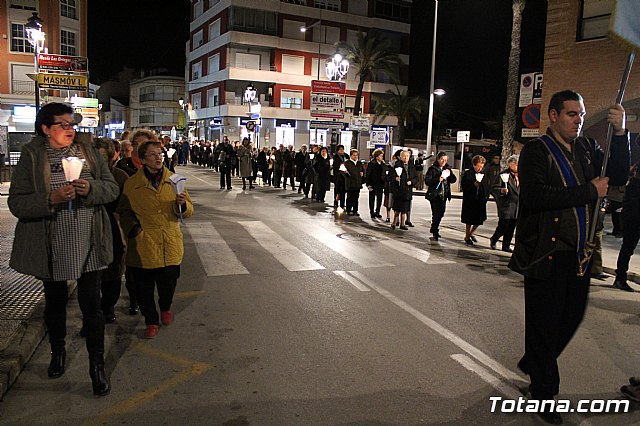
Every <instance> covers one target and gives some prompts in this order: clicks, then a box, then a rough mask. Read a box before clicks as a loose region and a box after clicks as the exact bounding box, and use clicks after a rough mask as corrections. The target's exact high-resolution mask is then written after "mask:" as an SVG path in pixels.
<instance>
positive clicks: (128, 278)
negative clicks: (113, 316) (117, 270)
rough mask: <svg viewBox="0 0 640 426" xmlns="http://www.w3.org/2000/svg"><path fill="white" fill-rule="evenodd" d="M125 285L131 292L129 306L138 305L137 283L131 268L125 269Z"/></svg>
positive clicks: (134, 306)
mask: <svg viewBox="0 0 640 426" xmlns="http://www.w3.org/2000/svg"><path fill="white" fill-rule="evenodd" d="M124 286H125V287H126V288H127V293H128V294H129V306H130V307H132V308H137V307H138V299H137V298H136V283H135V281H134V280H133V273H132V272H131V269H130V268H126V269H125V270H124Z"/></svg>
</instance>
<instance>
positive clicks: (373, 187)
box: [366, 149, 385, 219]
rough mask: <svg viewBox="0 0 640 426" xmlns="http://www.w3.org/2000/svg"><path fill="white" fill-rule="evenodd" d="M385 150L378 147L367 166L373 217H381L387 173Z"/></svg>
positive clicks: (370, 209) (367, 181)
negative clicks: (384, 158) (384, 157)
mask: <svg viewBox="0 0 640 426" xmlns="http://www.w3.org/2000/svg"><path fill="white" fill-rule="evenodd" d="M383 156H384V151H383V150H381V149H376V150H375V151H373V154H372V155H371V157H372V158H371V161H369V166H368V167H367V178H366V183H367V188H368V189H369V214H370V215H371V219H381V218H382V215H381V214H380V207H382V193H383V191H384V184H385V181H384V180H385V173H384V168H385V167H384V166H385V164H384V161H383V160H382V157H383Z"/></svg>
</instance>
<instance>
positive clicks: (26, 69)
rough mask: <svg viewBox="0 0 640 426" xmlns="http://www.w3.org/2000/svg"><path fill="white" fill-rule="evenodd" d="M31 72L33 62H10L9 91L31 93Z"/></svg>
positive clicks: (32, 85) (21, 93)
mask: <svg viewBox="0 0 640 426" xmlns="http://www.w3.org/2000/svg"><path fill="white" fill-rule="evenodd" d="M31 73H33V64H31V65H25V64H11V93H15V94H17V95H33V93H34V91H35V85H34V84H33V80H31V79H30V78H29V74H31Z"/></svg>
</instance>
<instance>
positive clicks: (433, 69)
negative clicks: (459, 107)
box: [426, 0, 444, 155]
mask: <svg viewBox="0 0 640 426" xmlns="http://www.w3.org/2000/svg"><path fill="white" fill-rule="evenodd" d="M437 35H438V0H435V12H434V15H433V47H432V48H431V84H430V85H429V122H428V124H427V153H426V155H431V131H432V130H433V123H432V121H433V95H439V96H441V95H443V94H444V90H443V91H442V93H435V92H436V90H435V87H434V86H435V74H436V37H437Z"/></svg>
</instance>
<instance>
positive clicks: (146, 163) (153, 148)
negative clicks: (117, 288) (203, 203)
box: [118, 141, 193, 339]
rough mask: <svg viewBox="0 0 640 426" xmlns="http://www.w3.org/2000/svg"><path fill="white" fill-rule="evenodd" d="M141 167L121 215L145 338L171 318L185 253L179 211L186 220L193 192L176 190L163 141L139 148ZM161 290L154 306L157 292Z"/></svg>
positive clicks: (126, 193) (125, 195)
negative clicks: (166, 163)
mask: <svg viewBox="0 0 640 426" xmlns="http://www.w3.org/2000/svg"><path fill="white" fill-rule="evenodd" d="M138 157H139V158H140V160H141V162H142V164H143V167H142V168H141V169H140V170H138V172H136V174H134V175H133V176H131V177H130V178H129V179H128V180H127V182H126V183H125V185H124V191H123V192H122V197H121V199H120V204H119V206H118V213H119V214H120V220H121V223H122V227H123V229H124V232H125V235H127V237H128V251H127V260H126V263H127V268H131V270H132V273H133V277H134V281H135V282H136V293H137V297H138V304H139V306H140V311H141V312H142V315H144V319H145V324H146V326H147V328H146V330H145V333H144V337H145V338H148V339H152V338H154V337H156V335H157V334H158V328H159V326H160V320H161V321H162V324H163V325H169V324H171V323H172V322H173V313H172V312H171V303H172V301H173V294H174V292H175V288H176V283H177V281H178V278H179V277H180V264H181V263H182V256H183V254H184V247H183V244H182V232H180V213H181V212H182V218H188V217H190V216H191V215H192V214H193V204H192V203H191V198H190V197H189V194H188V193H187V192H186V191H185V192H181V193H179V194H175V193H174V191H173V187H172V185H171V181H170V180H169V177H170V176H171V175H172V174H173V173H172V172H170V171H169V170H168V169H167V168H166V167H164V163H163V160H164V157H163V150H162V144H160V142H157V141H148V142H146V143H144V144H142V145H141V146H140V147H139V148H138ZM156 287H157V288H158V305H159V307H160V316H158V311H157V309H156V303H155V300H154V290H155V288H156Z"/></svg>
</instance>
